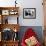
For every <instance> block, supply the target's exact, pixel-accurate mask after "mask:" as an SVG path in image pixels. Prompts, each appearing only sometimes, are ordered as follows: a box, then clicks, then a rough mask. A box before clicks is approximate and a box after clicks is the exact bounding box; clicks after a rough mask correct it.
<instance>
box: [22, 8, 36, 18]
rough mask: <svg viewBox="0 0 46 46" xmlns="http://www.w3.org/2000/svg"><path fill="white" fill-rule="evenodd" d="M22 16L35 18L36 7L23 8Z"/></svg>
mask: <svg viewBox="0 0 46 46" xmlns="http://www.w3.org/2000/svg"><path fill="white" fill-rule="evenodd" d="M23 18H24V19H36V8H24V9H23Z"/></svg>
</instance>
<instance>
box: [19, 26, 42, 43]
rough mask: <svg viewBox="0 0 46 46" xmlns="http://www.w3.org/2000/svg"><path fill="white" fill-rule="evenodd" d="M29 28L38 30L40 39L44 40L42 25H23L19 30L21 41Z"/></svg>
mask: <svg viewBox="0 0 46 46" xmlns="http://www.w3.org/2000/svg"><path fill="white" fill-rule="evenodd" d="M28 28H32V29H33V30H34V31H35V32H36V34H37V36H38V39H39V41H40V42H43V30H42V26H21V27H20V31H19V39H20V41H21V40H22V38H23V35H24V33H25V31H26V30H27V29H28Z"/></svg>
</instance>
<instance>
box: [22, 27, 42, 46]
mask: <svg viewBox="0 0 46 46" xmlns="http://www.w3.org/2000/svg"><path fill="white" fill-rule="evenodd" d="M32 36H33V37H35V38H36V37H37V35H36V33H35V32H34V31H33V30H32V28H28V29H27V30H26V32H25V34H24V37H23V38H22V42H21V46H27V44H26V42H25V40H26V39H28V38H30V37H32ZM36 40H37V44H35V45H34V46H41V44H40V42H39V41H38V39H37V38H36Z"/></svg>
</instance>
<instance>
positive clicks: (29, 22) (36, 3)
mask: <svg viewBox="0 0 46 46" xmlns="http://www.w3.org/2000/svg"><path fill="white" fill-rule="evenodd" d="M14 1H15V0H9V1H8V0H0V6H2V7H4V6H5V7H7V6H8V7H9V6H15V3H14ZM17 3H18V4H17V6H19V15H20V17H19V24H20V25H21V26H43V24H44V23H43V6H42V0H17ZM23 8H36V19H23Z"/></svg>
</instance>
